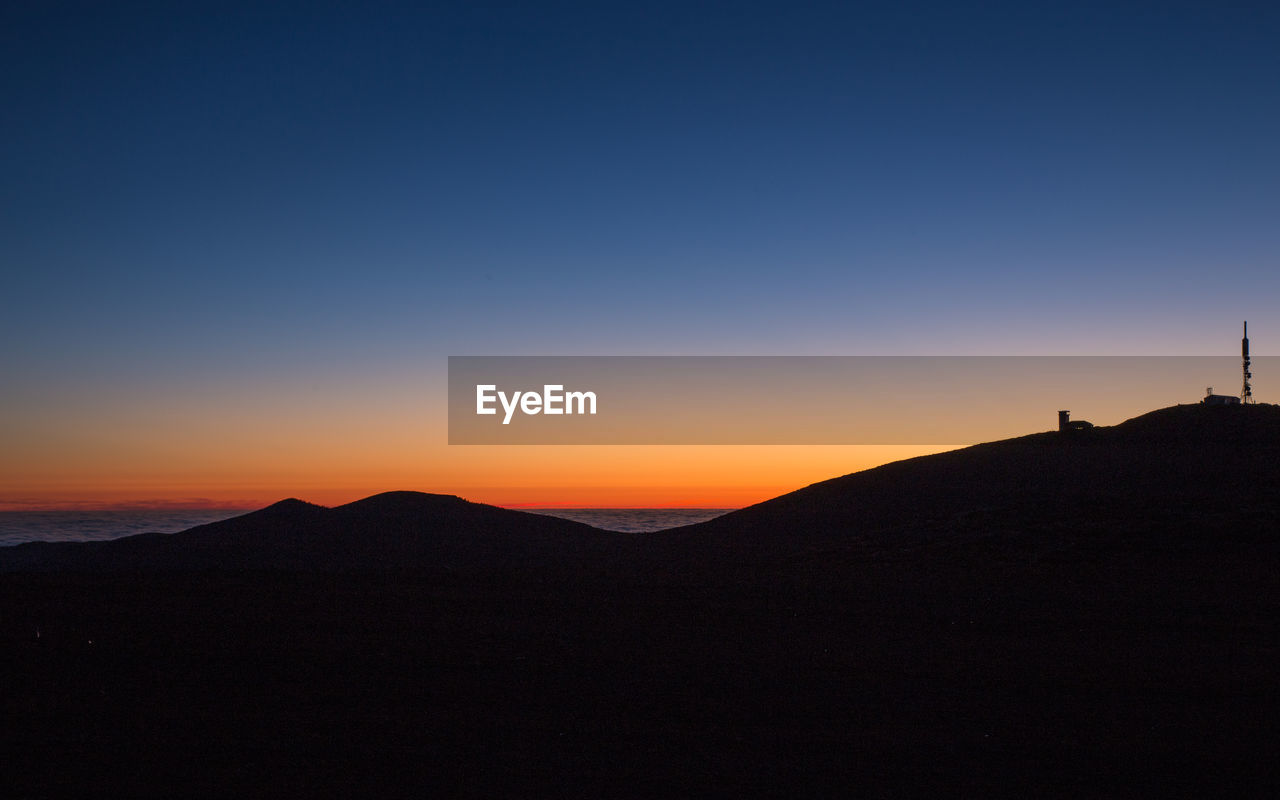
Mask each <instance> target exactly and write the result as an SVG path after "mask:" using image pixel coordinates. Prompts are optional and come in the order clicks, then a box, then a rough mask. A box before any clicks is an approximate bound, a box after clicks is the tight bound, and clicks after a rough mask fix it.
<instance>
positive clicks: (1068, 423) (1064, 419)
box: [1058, 411, 1093, 433]
mask: <svg viewBox="0 0 1280 800" xmlns="http://www.w3.org/2000/svg"><path fill="white" fill-rule="evenodd" d="M1092 427H1093V423H1092V422H1085V421H1084V420H1082V419H1077V420H1074V421H1073V420H1072V419H1071V412H1070V411H1059V412H1058V432H1059V433H1070V432H1071V431H1087V430H1089V429H1090V428H1092Z"/></svg>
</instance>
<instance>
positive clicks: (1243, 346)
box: [1240, 320, 1253, 403]
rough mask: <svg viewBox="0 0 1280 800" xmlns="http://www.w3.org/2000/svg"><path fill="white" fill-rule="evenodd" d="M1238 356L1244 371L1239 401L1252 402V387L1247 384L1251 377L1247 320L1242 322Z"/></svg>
mask: <svg viewBox="0 0 1280 800" xmlns="http://www.w3.org/2000/svg"><path fill="white" fill-rule="evenodd" d="M1240 356H1241V359H1242V360H1243V362H1244V363H1243V365H1242V366H1241V371H1242V372H1243V373H1244V385H1243V386H1242V387H1241V389H1240V402H1241V403H1252V402H1253V389H1252V388H1250V386H1249V379H1250V378H1252V377H1253V373H1252V372H1250V371H1249V322H1248V321H1247V320H1246V321H1245V323H1244V338H1243V339H1241V340H1240Z"/></svg>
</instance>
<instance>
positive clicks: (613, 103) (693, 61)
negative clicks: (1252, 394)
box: [0, 0, 1280, 508]
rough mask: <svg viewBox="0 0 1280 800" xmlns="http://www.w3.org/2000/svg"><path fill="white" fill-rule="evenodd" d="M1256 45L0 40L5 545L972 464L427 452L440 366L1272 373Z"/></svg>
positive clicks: (1271, 16) (1077, 28) (584, 38)
mask: <svg viewBox="0 0 1280 800" xmlns="http://www.w3.org/2000/svg"><path fill="white" fill-rule="evenodd" d="M1276 41H1280V7H1277V6H1276V5H1275V4H1272V3H1262V2H1248V3H1245V2H1222V1H1221V0H1218V1H1216V2H1171V1H1168V0H1166V1H1165V2H1158V3H1154V2H1153V3H1125V2H1115V1H1113V2H1105V3H1093V2H1079V1H1073V2H1035V3H1027V2H983V3H956V2H885V3H858V2H850V3H783V2H778V3H753V2H743V1H742V0H740V1H739V2H733V3H727V2H726V3H699V2H688V1H686V2H676V3H667V2H654V1H652V0H651V1H650V2H644V3H586V2H581V3H579V2H509V3H491V2H468V3H461V2H458V3H380V2H359V3H354V2H353V3H338V2H309V3H269V2H255V3H245V4H236V3H231V2H217V3H199V2H192V3H180V4H176V3H131V2H114V3H61V2H56V0H53V1H50V2H39V3H10V4H5V5H4V7H3V9H0V117H2V124H0V145H2V146H0V168H2V169H3V175H4V180H3V181H2V182H0V204H2V205H0V274H2V275H3V284H2V286H3V289H2V290H0V374H3V376H4V377H3V380H0V507H8V508H30V507H37V506H41V507H52V506H58V505H60V504H63V505H71V504H80V505H83V504H85V503H102V504H107V505H111V504H129V503H135V502H144V501H145V502H155V501H166V502H189V503H192V504H206V505H207V504H210V503H219V504H224V503H225V504H234V505H250V506H252V505H260V504H265V503H268V502H272V501H274V500H277V499H280V498H281V497H284V496H298V497H302V498H303V499H308V500H313V501H316V502H322V503H336V502H345V501H348V500H353V499H356V498H357V497H360V496H363V495H365V494H370V493H373V492H376V491H381V490H386V489H419V490H423V491H438V492H447V493H458V494H462V495H463V496H465V497H467V498H468V499H473V500H480V501H484V502H493V503H499V504H509V505H524V504H533V505H538V504H545V505H605V506H608V505H620V506H624V505H706V506H719V507H728V506H738V505H743V504H746V503H750V502H756V501H759V500H763V499H766V498H767V497H769V496H772V495H774V494H778V493H781V492H784V491H787V490H790V489H793V488H797V487H799V486H802V485H805V484H807V483H811V482H813V481H816V480H821V479H823V478H827V477H832V476H835V475H839V474H844V473H847V472H851V471H854V470H856V469H861V468H865V467H867V466H872V465H874V464H876V463H882V462H884V461H886V460H892V459H894V458H898V457H904V456H910V455H918V454H921V453H923V452H932V451H936V450H939V449H943V448H945V447H948V446H954V445H958V444H965V443H964V442H950V443H938V444H937V445H936V446H934V447H932V448H920V447H918V446H916V447H911V448H908V447H905V446H903V447H892V446H886V447H882V448H879V449H877V448H870V447H862V448H856V447H823V446H811V447H804V448H800V447H797V448H787V447H719V448H716V447H674V446H673V447H667V446H663V447H657V446H642V445H641V446H630V447H603V446H600V447H552V446H547V447H533V446H530V447H505V446H484V447H476V446H471V447H468V446H450V445H448V444H447V433H446V419H445V399H446V392H445V377H446V359H447V357H448V356H450V355H583V354H590V355H897V354H911V355H973V354H981V355H1005V354H1016V355H1040V354H1058V355H1117V354H1125V355H1149V354H1156V355H1209V354H1230V353H1232V352H1234V351H1235V348H1236V346H1237V337H1238V335H1239V334H1238V330H1239V322H1240V320H1242V319H1249V320H1250V323H1251V326H1250V330H1251V333H1252V337H1251V338H1252V340H1253V345H1254V351H1255V353H1259V354H1266V353H1270V352H1273V348H1272V347H1271V342H1272V341H1274V338H1275V337H1276V336H1280V333H1277V330H1280V318H1277V316H1276V315H1275V314H1274V311H1273V310H1274V309H1275V308H1276V306H1277V303H1276V301H1277V299H1280V270H1277V269H1276V260H1277V253H1280V225H1277V224H1276V223H1275V221H1276V219H1277V211H1280V194H1278V193H1277V192H1276V187H1277V186H1278V185H1280V159H1277V157H1276V156H1275V150H1276V142H1278V141H1280V102H1278V101H1280V88H1277V87H1280V48H1276V47H1275V42H1276ZM1175 399H1181V398H1175ZM1175 399H1171V402H1172V401H1173V400H1175ZM1185 399H1186V400H1192V399H1195V398H1194V397H1189V398H1185ZM1259 399H1262V400H1266V399H1267V398H1265V397H1260V398H1259ZM1050 417H1052V414H1049V415H1048V416H1047V421H1046V428H1048V427H1052V425H1053V424H1054V420H1053V419H1052V418H1050ZM1117 421H1118V420H1117Z"/></svg>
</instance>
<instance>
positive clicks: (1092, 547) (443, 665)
mask: <svg viewBox="0 0 1280 800" xmlns="http://www.w3.org/2000/svg"><path fill="white" fill-rule="evenodd" d="M1278 456H1280V409H1277V408H1275V407H1270V406H1256V407H1250V408H1238V409H1231V408H1217V409H1208V408H1201V407H1175V408H1171V409H1164V410H1162V411H1158V412H1153V413H1152V414H1149V415H1145V416H1144V417H1140V418H1137V419H1135V420H1131V421H1130V422H1128V423H1125V424H1124V425H1120V426H1116V427H1114V428H1105V429H1099V430H1097V431H1094V432H1092V434H1086V435H1081V436H1072V437H1062V436H1058V435H1056V434H1038V435H1034V436H1029V437H1022V438H1020V439H1013V440H1008V441H1005V442H997V443H992V444H989V445H980V446H978V447H974V448H968V449H966V450H961V451H954V452H951V453H945V454H941V455H938V456H930V457H926V458H922V459H913V460H910V461H906V462H899V463H897V464H892V465H887V466H885V467H882V468H879V469H876V470H870V471H868V472H864V473H858V474H855V475H850V476H845V477H843V478H837V479H834V480H832V481H827V482H824V483H821V484H816V485H814V486H812V487H808V488H806V489H802V490H800V491H799V492H795V493H792V494H790V495H786V496H784V497H781V498H777V499H775V500H772V501H769V502H768V503H764V504H761V505H760V506H756V507H753V508H751V509H744V510H743V511H741V512H736V513H734V514H731V515H727V516H726V517H722V518H719V519H717V520H712V521H710V522H708V523H703V524H701V525H697V526H691V527H689V528H684V529H677V530H672V531H667V532H663V533H660V534H642V535H624V534H606V533H603V532H599V531H595V530H594V529H591V528H588V527H586V526H582V525H578V524H575V523H571V522H567V521H563V520H556V519H554V518H549V517H542V516H538V515H529V514H521V513H518V512H511V511H503V510H501V509H493V508H490V507H486V506H478V505H474V504H468V503H464V502H463V501H460V500H457V499H456V498H447V497H440V496H434V495H419V494H413V493H393V494H389V495H379V496H376V497H373V498H369V499H367V500H363V501H360V502H359V503H354V504H351V505H349V506H343V507H340V508H337V509H322V508H319V507H316V506H309V505H307V504H303V503H298V502H296V501H292V502H285V503H282V504H277V505H276V506H272V507H270V508H268V509H264V510H263V511H259V512H254V514H250V515H246V516H245V517H240V518H237V519H235V520H229V521H227V522H224V523H216V524H214V525H210V526H203V527H202V528H197V529H193V530H192V531H190V532H187V533H183V534H174V535H172V536H144V537H135V538H133V539H129V540H120V541H117V542H115V543H107V544H102V543H96V544H95V545H93V546H91V545H64V546H50V545H34V546H32V545H24V546H20V547H15V548H6V549H5V552H4V553H3V555H0V570H4V574H0V607H2V608H3V617H2V621H0V659H2V661H0V665H2V666H0V676H2V677H3V687H4V688H3V698H4V699H3V704H4V709H3V718H4V719H5V720H7V722H6V724H5V726H4V740H3V744H2V749H3V753H4V754H5V757H4V766H3V768H2V769H3V777H2V778H0V780H2V781H3V784H2V785H0V789H3V791H4V794H5V796H13V797H20V796H45V795H53V794H64V793H68V792H70V793H73V794H81V795H94V796H99V795H101V796H139V795H152V796H185V795H190V794H193V793H201V794H209V793H214V794H218V795H222V796H236V795H246V794H248V795H259V796H261V795H286V796H312V795H335V796H336V795H341V796H352V795H360V796H385V795H393V794H415V795H419V794H427V793H431V794H444V795H457V796H476V797H493V796H530V795H569V796H582V797H599V796H617V795H628V796H684V795H689V794H693V793H698V794H705V793H707V792H712V793H716V794H722V795H726V796H728V795H741V794H754V795H766V794H778V795H780V794H787V795H797V796H837V795H839V796H846V795H855V796H859V795H865V796H895V797H896V796H904V795H907V796H913V795H937V794H946V795H965V796H991V795H1009V794H1019V795H1028V796H1060V797H1080V796H1134V795H1147V796H1162V797H1163V796H1179V795H1181V796H1202V795H1204V794H1206V793H1211V794H1213V795H1218V796H1221V795H1225V796H1241V795H1257V796H1264V795H1266V796H1271V795H1274V793H1275V790H1276V788H1277V787H1278V786H1280V779H1278V776H1277V774H1276V772H1277V766H1276V757H1275V756H1276V753H1277V752H1280V723H1278V720H1280V717H1278V712H1280V696H1278V694H1280V680H1278V677H1280V591H1278V589H1280V579H1278V577H1277V576H1278V575H1280V572H1278V570H1280V458H1278Z"/></svg>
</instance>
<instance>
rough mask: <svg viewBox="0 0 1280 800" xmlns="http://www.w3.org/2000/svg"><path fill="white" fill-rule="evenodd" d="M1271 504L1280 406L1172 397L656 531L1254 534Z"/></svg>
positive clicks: (755, 536) (781, 549)
mask: <svg viewBox="0 0 1280 800" xmlns="http://www.w3.org/2000/svg"><path fill="white" fill-rule="evenodd" d="M1278 511H1280V406H1275V405H1249V406H1221V407H1211V406H1203V405H1182V406H1173V407H1170V408H1164V409H1160V410H1158V411H1152V412H1150V413H1147V414H1144V415H1142V416H1139V417H1136V418H1133V419H1130V420H1128V421H1127V422H1124V423H1122V424H1120V425H1116V426H1113V427H1098V428H1093V429H1089V430H1084V431H1073V432H1069V433H1060V432H1058V431H1053V432H1047V433H1037V434H1031V435H1027V436H1022V437H1018V438H1014V439H1006V440H1003V441H998V442H991V443H986V444H980V445H975V446H972V447H966V448H963V449H959V450H953V451H949V452H945V453H939V454H935V455H928V456H921V457H918V458H912V459H907V460H904V461H898V462H894V463H891V464H886V465H884V466H880V467H876V468H874V469H869V470H865V471H863V472H858V473H854V474H851V475H846V476H843V477H840V478H833V479H831V480H826V481H822V482H820V483H816V484H813V485H811V486H808V487H805V488H803V489H800V490H798V491H794V492H790V493H788V494H785V495H782V496H780V497H776V498H774V499H772V500H768V501H765V502H763V503H760V504H757V505H754V506H750V507H748V508H743V509H740V510H738V511H733V512H730V513H728V514H725V515H723V516H720V517H717V518H715V519H712V520H708V521H706V522H702V523H698V524H696V525H690V526H686V527H683V528H678V529H672V530H668V531H664V532H662V533H660V534H657V535H656V537H655V538H666V539H670V540H673V541H678V542H680V543H681V544H683V545H685V546H696V547H697V548H700V549H702V550H703V551H707V552H710V551H714V550H717V549H718V550H720V551H724V552H728V551H737V552H739V553H745V552H752V553H755V554H756V555H758V556H762V557H763V556H768V555H771V554H773V555H777V554H782V553H785V552H788V551H792V550H795V549H796V548H797V547H812V546H816V545H822V544H845V545H860V546H862V547H865V548H867V549H868V550H872V551H874V550H876V549H880V548H895V547H902V546H905V545H911V544H918V543H922V542H925V541H931V540H951V541H957V540H964V539H969V538H972V537H974V536H989V535H992V534H994V533H1000V532H1005V533H1019V534H1020V535H1022V536H1023V537H1024V538H1027V539H1031V538H1034V537H1035V536H1040V535H1048V536H1050V537H1062V536H1070V535H1075V534H1083V533H1085V532H1088V531H1097V530H1106V529H1110V530H1114V531H1115V532H1116V533H1117V534H1118V535H1123V534H1130V535H1132V534H1135V533H1139V532H1142V531H1146V530H1150V529H1153V528H1154V527H1155V526H1158V525H1162V526H1165V528H1164V529H1165V531H1166V532H1168V533H1170V534H1173V533H1177V532H1178V531H1188V530H1190V529H1192V528H1196V527H1201V528H1204V529H1206V530H1208V529H1213V530H1220V529H1228V528H1231V529H1234V530H1233V531H1232V534H1231V535H1234V536H1239V535H1248V533H1249V532H1250V531H1251V532H1252V533H1253V534H1254V535H1257V534H1260V533H1263V532H1264V529H1263V528H1260V527H1259V526H1258V524H1257V523H1258V521H1260V520H1268V519H1275V518H1276V516H1277V512H1278ZM1250 520H1253V522H1250ZM1236 522H1239V523H1241V524H1240V525H1235V523H1236ZM1268 533H1269V532H1268ZM1059 543H1060V542H1059Z"/></svg>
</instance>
